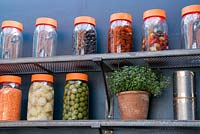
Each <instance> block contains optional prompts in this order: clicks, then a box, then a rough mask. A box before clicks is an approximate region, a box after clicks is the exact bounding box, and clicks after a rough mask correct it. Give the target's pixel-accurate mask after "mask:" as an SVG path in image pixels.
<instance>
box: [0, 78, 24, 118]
mask: <svg viewBox="0 0 200 134" xmlns="http://www.w3.org/2000/svg"><path fill="white" fill-rule="evenodd" d="M0 84H1V89H0V120H20V112H21V98H22V91H21V90H20V85H21V77H18V76H13V75H4V76H0Z"/></svg>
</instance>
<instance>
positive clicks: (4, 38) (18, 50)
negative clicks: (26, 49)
mask: <svg viewBox="0 0 200 134" xmlns="http://www.w3.org/2000/svg"><path fill="white" fill-rule="evenodd" d="M1 27H2V32H1V34H0V57H1V58H3V59H12V58H18V57H20V56H21V54H22V44H23V36H22V31H23V25H22V24H21V23H20V22H17V21H10V20H8V21H3V22H2V26H1Z"/></svg>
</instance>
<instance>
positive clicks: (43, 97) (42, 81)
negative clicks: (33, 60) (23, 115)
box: [27, 74, 54, 120]
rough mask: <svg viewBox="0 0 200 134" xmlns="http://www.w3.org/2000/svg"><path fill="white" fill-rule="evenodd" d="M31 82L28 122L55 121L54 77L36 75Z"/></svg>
mask: <svg viewBox="0 0 200 134" xmlns="http://www.w3.org/2000/svg"><path fill="white" fill-rule="evenodd" d="M31 81H32V84H31V86H30V89H29V95H28V110H27V120H53V107H54V89H53V76H52V75H49V74H34V75H32V80H31Z"/></svg>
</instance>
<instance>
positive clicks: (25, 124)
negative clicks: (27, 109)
mask: <svg viewBox="0 0 200 134" xmlns="http://www.w3.org/2000/svg"><path fill="white" fill-rule="evenodd" d="M19 127H20V128H29V127H47V128H48V127H68V128H73V127H84V128H123V127H124V128H127V127H129V128H136V127H163V128H184V127H189V128H200V121H176V120H129V121H123V120H74V121H62V120H54V121H8V122H6V121H5V122H0V128H19Z"/></svg>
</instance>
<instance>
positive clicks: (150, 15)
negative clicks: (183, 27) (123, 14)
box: [142, 9, 168, 51]
mask: <svg viewBox="0 0 200 134" xmlns="http://www.w3.org/2000/svg"><path fill="white" fill-rule="evenodd" d="M143 20H144V24H143V40H142V50H143V51H159V50H167V49H168V27H167V22H166V13H165V11H164V10H162V9H151V10H147V11H145V12H144V15H143Z"/></svg>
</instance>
